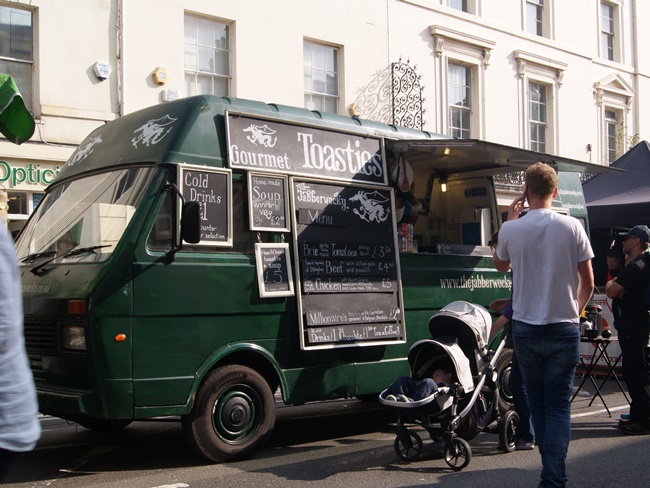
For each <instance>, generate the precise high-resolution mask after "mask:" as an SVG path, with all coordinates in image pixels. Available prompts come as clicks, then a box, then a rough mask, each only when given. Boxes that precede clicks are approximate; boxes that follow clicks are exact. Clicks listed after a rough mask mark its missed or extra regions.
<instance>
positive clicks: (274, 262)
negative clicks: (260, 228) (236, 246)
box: [255, 243, 294, 297]
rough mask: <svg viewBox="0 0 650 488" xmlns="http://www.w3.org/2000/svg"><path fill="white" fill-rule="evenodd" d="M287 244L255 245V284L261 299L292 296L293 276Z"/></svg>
mask: <svg viewBox="0 0 650 488" xmlns="http://www.w3.org/2000/svg"><path fill="white" fill-rule="evenodd" d="M288 254H289V244H286V243H278V244H275V243H269V244H261V243H257V244H255V260H256V263H257V282H258V285H259V290H260V296H261V297H282V296H292V295H294V291H293V276H292V274H291V264H290V261H289V256H288Z"/></svg>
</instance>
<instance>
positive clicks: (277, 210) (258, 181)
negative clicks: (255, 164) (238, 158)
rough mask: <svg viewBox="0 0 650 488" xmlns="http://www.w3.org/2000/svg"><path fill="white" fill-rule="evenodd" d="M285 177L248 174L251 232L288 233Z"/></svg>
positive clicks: (287, 201) (287, 203)
mask: <svg viewBox="0 0 650 488" xmlns="http://www.w3.org/2000/svg"><path fill="white" fill-rule="evenodd" d="M287 194H288V191H287V177H286V176H272V175H268V174H266V175H265V174H260V173H252V172H250V173H248V213H249V221H250V229H251V230H262V231H271V232H289V220H288V216H289V209H288V207H289V200H288V199H287Z"/></svg>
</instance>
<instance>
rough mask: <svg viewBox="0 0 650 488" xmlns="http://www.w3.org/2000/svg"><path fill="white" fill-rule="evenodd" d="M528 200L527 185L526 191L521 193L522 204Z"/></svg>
mask: <svg viewBox="0 0 650 488" xmlns="http://www.w3.org/2000/svg"><path fill="white" fill-rule="evenodd" d="M525 201H526V187H524V191H523V193H522V194H521V206H522V207H523V206H524V202H525Z"/></svg>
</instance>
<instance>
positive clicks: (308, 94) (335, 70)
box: [303, 38, 342, 114]
mask: <svg viewBox="0 0 650 488" xmlns="http://www.w3.org/2000/svg"><path fill="white" fill-rule="evenodd" d="M308 46H314V47H316V48H324V49H326V50H330V51H329V52H330V53H332V54H333V55H334V56H333V59H334V62H333V66H332V69H328V66H327V62H326V63H325V66H322V67H318V68H315V67H314V66H315V64H314V50H313V49H312V50H311V51H309V52H310V58H311V59H310V65H309V66H307V64H306V62H305V59H306V55H307V51H306V50H307V47H308ZM341 59H342V49H341V47H340V46H337V45H334V44H329V43H325V42H320V41H317V40H314V39H307V38H305V39H303V100H304V101H303V105H304V107H305V108H306V109H308V110H316V111H322V112H329V113H335V114H339V113H341V103H342V97H341V87H342V82H341V76H342V73H341V66H342V61H341ZM308 71H309V77H308ZM314 73H324V78H325V91H324V92H321V91H317V90H316V89H315V87H314V79H315V77H314ZM331 74H334V75H335V79H336V81H335V83H334V86H335V87H336V94H332V93H328V92H327V87H328V86H331V85H330V84H328V82H327V77H328V76H329V75H331ZM307 79H309V80H310V89H309V90H308V89H307V86H306V84H307ZM308 100H309V103H308ZM316 100H318V101H320V102H321V108H320V109H319V108H317V107H316V106H315V103H314V102H315V101H316ZM328 101H329V102H330V103H332V102H333V104H334V107H335V108H336V111H335V112H330V111H329V110H324V108H328V104H327V102H328Z"/></svg>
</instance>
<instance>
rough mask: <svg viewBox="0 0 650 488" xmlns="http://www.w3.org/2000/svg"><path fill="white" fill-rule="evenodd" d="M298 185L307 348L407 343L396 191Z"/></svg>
mask: <svg viewBox="0 0 650 488" xmlns="http://www.w3.org/2000/svg"><path fill="white" fill-rule="evenodd" d="M291 186H292V188H291V189H292V192H291V193H292V198H293V206H292V207H293V210H294V216H293V217H294V223H295V232H296V240H295V244H294V245H295V246H296V248H295V253H294V254H295V259H296V269H297V270H298V275H299V277H300V279H299V283H298V287H299V295H298V298H299V300H298V304H299V310H300V326H301V333H302V341H301V344H302V347H303V348H304V349H315V348H331V347H349V346H358V345H377V344H387V343H395V342H401V341H405V340H406V337H405V331H404V307H403V302H402V296H401V289H400V281H399V280H398V276H399V269H398V266H399V264H398V254H397V250H396V242H395V232H394V231H393V226H394V225H395V223H394V218H393V215H392V209H393V206H392V205H391V194H390V190H389V189H387V188H385V187H374V186H373V187H370V186H356V185H339V184H334V183H321V182H313V181H303V180H296V179H293V180H292V184H291Z"/></svg>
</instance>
